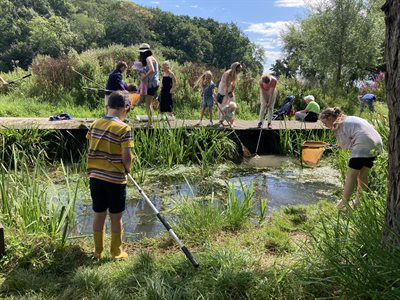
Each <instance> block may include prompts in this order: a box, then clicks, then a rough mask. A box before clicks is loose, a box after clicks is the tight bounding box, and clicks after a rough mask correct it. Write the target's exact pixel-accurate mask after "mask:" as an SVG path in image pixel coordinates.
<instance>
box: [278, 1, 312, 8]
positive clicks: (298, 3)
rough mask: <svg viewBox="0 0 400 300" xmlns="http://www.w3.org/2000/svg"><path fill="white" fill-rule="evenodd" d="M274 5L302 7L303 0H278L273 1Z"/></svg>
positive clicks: (303, 4)
mask: <svg viewBox="0 0 400 300" xmlns="http://www.w3.org/2000/svg"><path fill="white" fill-rule="evenodd" d="M274 6H277V7H303V6H305V3H304V1H303V0H278V1H275V3H274Z"/></svg>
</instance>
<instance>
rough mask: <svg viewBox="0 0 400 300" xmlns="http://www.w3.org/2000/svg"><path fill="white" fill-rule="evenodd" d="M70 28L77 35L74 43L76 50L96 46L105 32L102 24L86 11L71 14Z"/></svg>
mask: <svg viewBox="0 0 400 300" xmlns="http://www.w3.org/2000/svg"><path fill="white" fill-rule="evenodd" d="M71 29H72V30H73V32H74V33H75V34H76V35H77V36H78V38H77V43H76V44H75V45H74V46H75V49H76V50H78V51H83V50H86V49H89V48H95V47H97V45H98V43H99V42H100V40H101V39H103V38H104V36H105V34H106V32H105V28H104V25H103V24H101V23H100V22H99V20H97V19H94V18H91V17H89V16H88V15H87V14H86V13H78V14H75V15H74V16H72V20H71Z"/></svg>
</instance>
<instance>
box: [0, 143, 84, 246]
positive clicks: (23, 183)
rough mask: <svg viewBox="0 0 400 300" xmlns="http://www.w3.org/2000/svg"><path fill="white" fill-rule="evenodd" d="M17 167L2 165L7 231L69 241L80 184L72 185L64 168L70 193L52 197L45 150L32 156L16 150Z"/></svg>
mask: <svg viewBox="0 0 400 300" xmlns="http://www.w3.org/2000/svg"><path fill="white" fill-rule="evenodd" d="M11 154H12V157H13V164H12V165H11V166H10V165H9V164H5V163H4V162H2V163H1V164H0V195H1V202H0V204H1V208H2V216H1V217H2V222H3V223H4V225H5V226H6V227H7V228H12V229H13V230H15V231H18V230H21V231H22V232H24V233H29V234H39V235H40V234H43V233H45V234H47V235H49V236H50V237H52V238H54V239H57V240H60V241H61V242H62V243H63V244H64V243H65V241H66V238H67V233H68V230H69V229H70V228H71V226H72V225H73V218H74V209H75V202H76V199H77V191H78V186H79V181H78V182H77V183H76V184H75V186H74V185H73V184H72V183H71V180H70V177H69V173H68V172H67V171H66V169H65V168H64V167H62V169H63V175H64V179H65V180H66V185H67V194H66V195H63V194H62V193H60V194H59V195H58V197H57V196H55V195H50V194H49V191H48V186H49V183H50V182H51V178H50V175H49V174H48V173H47V172H46V171H45V166H44V161H45V158H46V154H45V152H44V151H41V152H39V153H38V154H37V156H36V157H34V158H33V157H31V156H29V155H27V154H25V153H24V152H22V151H21V150H19V149H17V147H12V153H11Z"/></svg>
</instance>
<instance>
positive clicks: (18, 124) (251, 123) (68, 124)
mask: <svg viewBox="0 0 400 300" xmlns="http://www.w3.org/2000/svg"><path fill="white" fill-rule="evenodd" d="M94 120H95V119H94V118H74V119H72V120H63V121H49V120H48V118H13V117H9V118H7V117H1V118H0V128H1V129H5V128H12V129H36V128H37V129H53V130H63V129H87V128H88V127H89V126H90V124H91V123H92V122H93V121H94ZM235 122H236V125H235V129H236V130H240V131H245V130H256V129H257V128H256V127H257V123H258V121H257V120H236V121H235ZM196 123H197V120H179V119H177V120H170V121H168V122H167V121H165V120H164V121H154V125H155V127H157V126H161V127H163V126H165V127H171V128H179V127H188V128H193V127H195V125H196ZM129 124H130V125H131V126H132V128H146V125H147V122H139V121H136V120H133V119H132V120H130V122H129ZM207 124H208V121H207V120H206V121H203V123H202V126H206V125H207ZM206 128H213V129H219V126H218V120H217V122H216V123H215V124H214V126H212V127H206ZM224 128H225V129H229V126H228V125H226V126H225V127H224ZM272 128H273V129H272V130H279V129H291V130H303V129H305V130H315V129H325V127H324V126H323V125H322V123H321V122H320V121H318V122H316V123H304V122H298V121H272ZM264 130H268V129H266V128H264Z"/></svg>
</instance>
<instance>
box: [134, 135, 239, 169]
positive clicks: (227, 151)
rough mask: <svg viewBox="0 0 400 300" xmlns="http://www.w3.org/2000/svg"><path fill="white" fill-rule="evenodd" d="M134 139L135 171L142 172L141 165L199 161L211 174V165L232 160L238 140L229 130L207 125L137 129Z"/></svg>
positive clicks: (167, 165) (164, 166)
mask: <svg viewBox="0 0 400 300" xmlns="http://www.w3.org/2000/svg"><path fill="white" fill-rule="evenodd" d="M134 143H135V147H134V148H133V152H134V155H135V157H137V159H138V160H139V161H138V162H137V163H136V164H135V165H134V172H138V168H155V167H156V168H172V167H173V166H174V165H177V164H185V165H190V164H198V165H200V166H201V167H202V169H203V170H204V171H205V173H208V174H209V172H208V167H209V166H211V165H214V164H217V163H221V162H223V161H225V160H229V159H231V158H232V157H233V156H234V155H235V153H236V144H235V143H234V142H233V141H232V140H231V139H230V138H229V134H228V133H225V132H223V131H219V130H207V129H205V128H196V129H193V130H190V129H186V128H183V127H180V128H176V129H167V128H165V127H156V128H155V129H153V130H137V131H135V133H134Z"/></svg>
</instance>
